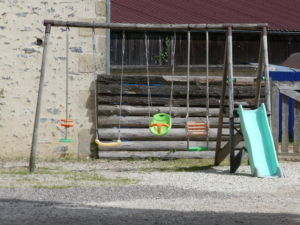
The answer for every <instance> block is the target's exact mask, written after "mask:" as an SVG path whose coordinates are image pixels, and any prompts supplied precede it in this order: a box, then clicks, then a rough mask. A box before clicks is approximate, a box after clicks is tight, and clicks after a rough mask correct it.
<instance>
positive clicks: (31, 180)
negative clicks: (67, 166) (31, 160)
mask: <svg viewBox="0 0 300 225" xmlns="http://www.w3.org/2000/svg"><path fill="white" fill-rule="evenodd" d="M11 176H13V177H14V179H11ZM138 182H139V180H133V179H127V178H122V177H116V178H106V177H104V176H102V175H100V174H97V173H96V172H85V171H62V170H61V169H60V170H57V169H51V168H47V167H43V168H37V169H36V170H35V173H34V174H30V173H29V171H28V169H27V168H24V167H12V168H7V169H0V188H19V187H31V188H47V189H64V188H70V187H115V186H125V185H130V184H136V183H138Z"/></svg>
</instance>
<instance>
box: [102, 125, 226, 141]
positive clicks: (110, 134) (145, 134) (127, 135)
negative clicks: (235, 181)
mask: <svg viewBox="0 0 300 225" xmlns="http://www.w3.org/2000/svg"><path fill="white" fill-rule="evenodd" d="M120 133H121V139H122V140H131V141H157V142H159V141H186V138H187V137H186V131H185V128H172V129H171V130H170V131H169V132H168V134H166V135H163V136H156V135H154V134H152V133H151V132H150V130H149V128H137V129H120ZM209 133H210V135H209V140H210V141H216V139H217V129H216V128H211V129H210V130H209ZM223 134H224V135H223V137H221V140H222V141H228V140H229V129H224V130H223ZM118 135H119V132H118V129H116V128H111V129H108V128H104V129H101V128H100V129H99V132H98V136H99V139H101V140H103V139H104V140H111V139H117V138H118ZM190 139H191V140H194V141H196V140H198V141H205V140H206V136H205V137H191V138H190Z"/></svg>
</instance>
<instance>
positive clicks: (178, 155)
mask: <svg viewBox="0 0 300 225" xmlns="http://www.w3.org/2000/svg"><path fill="white" fill-rule="evenodd" d="M214 157H215V152H214V151H203V152H188V151H185V152H183V151H181V152H179V151H176V152H163V151H160V152H159V151H151V152H149V151H148V152H145V151H134V152H132V151H122V152H120V151H101V152H99V158H101V159H149V158H158V159H213V158H214Z"/></svg>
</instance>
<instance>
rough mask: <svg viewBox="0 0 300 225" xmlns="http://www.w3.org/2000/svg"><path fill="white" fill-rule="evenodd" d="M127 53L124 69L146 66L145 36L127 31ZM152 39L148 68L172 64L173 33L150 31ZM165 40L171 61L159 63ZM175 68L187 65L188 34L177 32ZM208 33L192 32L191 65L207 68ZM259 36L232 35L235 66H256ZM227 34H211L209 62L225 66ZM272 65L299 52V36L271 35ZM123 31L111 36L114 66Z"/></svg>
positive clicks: (150, 38) (119, 63) (118, 56)
mask: <svg viewBox="0 0 300 225" xmlns="http://www.w3.org/2000/svg"><path fill="white" fill-rule="evenodd" d="M125 34H126V51H125V60H124V65H125V66H139V65H145V63H146V62H145V34H144V32H141V31H135V32H130V31H127V32H125ZM147 35H148V39H149V65H152V66H155V65H160V66H161V65H170V64H171V60H170V59H171V47H172V43H173V33H172V32H147ZM166 38H169V40H170V45H171V46H170V48H169V51H168V55H169V57H168V61H167V62H166V61H164V62H159V61H158V60H157V56H158V55H159V54H160V53H161V52H162V51H165V47H166V43H165V40H166ZM176 39H177V41H176V57H175V63H176V65H186V64H187V62H186V58H187V57H186V55H187V34H186V33H185V32H177V35H176ZM205 41H206V40H205V33H195V32H192V33H191V65H204V64H205V63H206V62H205V57H206V53H205V51H206V44H205ZM259 41H260V35H259V34H233V63H234V64H242V63H244V62H245V63H249V62H251V63H257V62H258V53H259ZM224 45H225V33H210V43H209V51H210V54H209V63H210V64H211V65H220V64H223V59H224ZM268 45H269V46H268V48H269V63H270V64H276V65H279V64H281V63H282V62H283V61H284V60H285V59H286V58H287V57H288V56H289V55H290V54H292V53H295V52H300V35H275V34H271V35H269V36H268ZM121 48H122V31H112V33H111V65H112V66H117V65H121V59H122V58H121Z"/></svg>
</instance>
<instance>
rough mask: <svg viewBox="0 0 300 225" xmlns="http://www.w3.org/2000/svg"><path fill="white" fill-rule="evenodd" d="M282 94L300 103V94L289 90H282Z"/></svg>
mask: <svg viewBox="0 0 300 225" xmlns="http://www.w3.org/2000/svg"><path fill="white" fill-rule="evenodd" d="M280 93H282V94H284V95H286V96H288V97H290V98H292V99H294V100H297V101H298V102H299V101H300V93H299V92H297V91H294V90H287V89H281V90H280Z"/></svg>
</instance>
